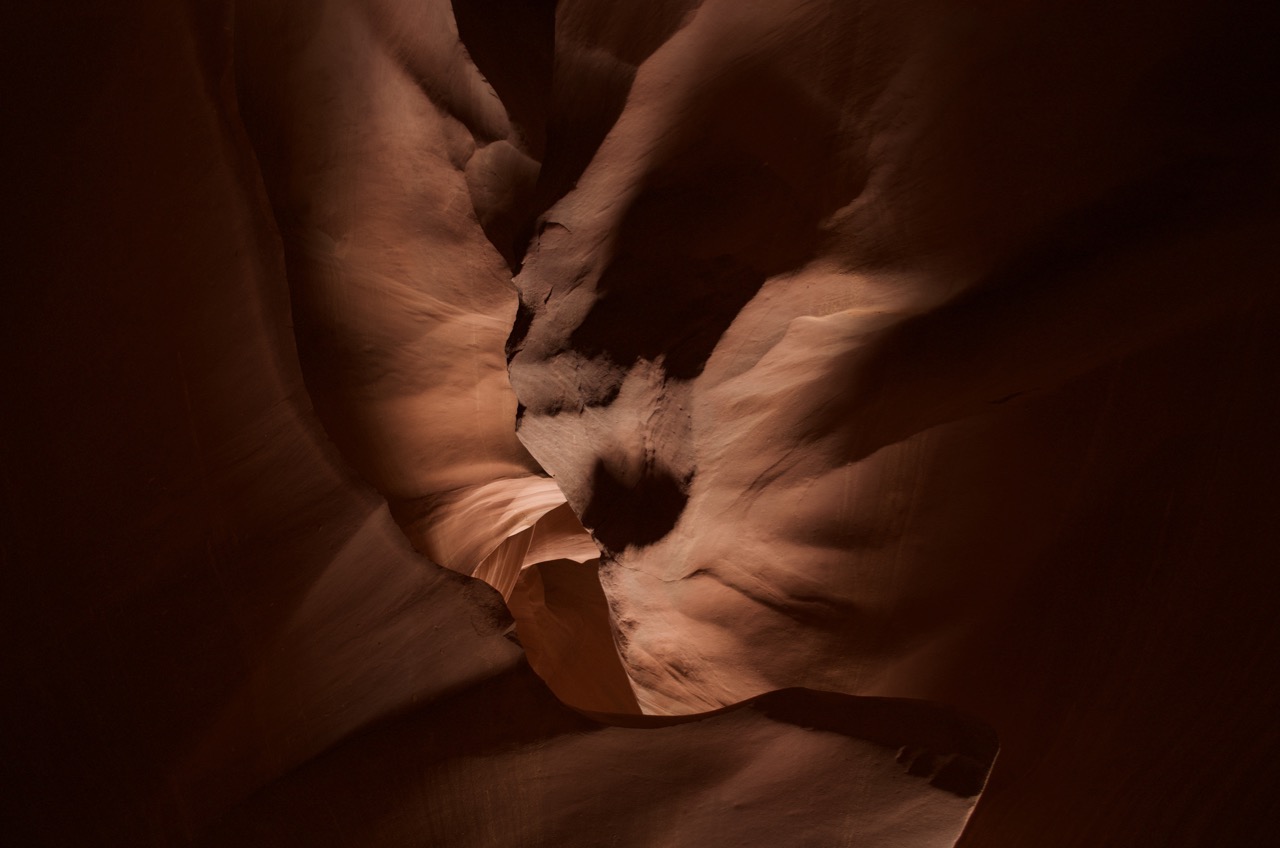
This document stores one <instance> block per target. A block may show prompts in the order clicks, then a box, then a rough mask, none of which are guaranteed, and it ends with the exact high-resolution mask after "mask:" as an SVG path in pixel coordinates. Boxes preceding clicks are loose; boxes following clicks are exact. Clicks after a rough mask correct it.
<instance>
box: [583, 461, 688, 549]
mask: <svg viewBox="0 0 1280 848" xmlns="http://www.w3.org/2000/svg"><path fill="white" fill-rule="evenodd" d="M687 489H688V484H687V483H685V484H681V482H680V481H679V480H677V479H676V478H675V477H674V476H673V475H672V474H670V473H669V472H667V471H664V470H662V469H660V468H648V469H645V471H644V472H643V473H642V474H641V475H640V476H639V478H638V479H636V480H634V481H629V480H627V479H624V477H623V476H622V475H619V474H617V473H616V472H614V471H613V470H611V469H610V468H609V466H608V464H606V463H605V461H604V460H602V459H601V460H597V461H596V467H595V472H594V474H593V476H592V485H591V500H590V501H589V502H588V503H587V507H586V509H584V510H583V512H582V523H583V524H584V525H585V526H586V527H587V529H588V530H590V531H591V533H592V535H593V536H595V538H596V540H597V541H598V542H600V544H602V545H604V546H605V548H607V549H608V550H610V551H612V552H615V553H616V552H619V551H621V550H623V549H624V548H626V547H629V546H641V545H652V544H653V543H654V542H656V541H658V540H659V539H661V538H662V537H663V536H665V535H667V534H668V533H670V532H671V528H673V527H675V526H676V522H677V521H679V520H680V513H682V512H684V507H685V504H686V503H688V501H689V495H688V494H687Z"/></svg>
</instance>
